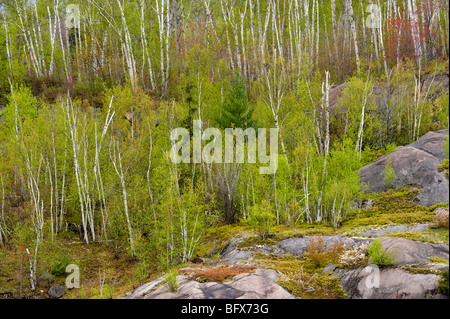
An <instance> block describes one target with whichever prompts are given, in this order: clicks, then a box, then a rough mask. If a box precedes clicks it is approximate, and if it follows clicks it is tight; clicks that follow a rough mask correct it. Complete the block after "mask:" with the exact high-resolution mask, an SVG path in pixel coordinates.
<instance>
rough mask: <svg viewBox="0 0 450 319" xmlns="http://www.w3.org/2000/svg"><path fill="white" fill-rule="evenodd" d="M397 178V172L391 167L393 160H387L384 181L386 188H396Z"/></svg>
mask: <svg viewBox="0 0 450 319" xmlns="http://www.w3.org/2000/svg"><path fill="white" fill-rule="evenodd" d="M396 178H397V175H395V170H394V169H393V168H392V166H391V158H390V157H388V158H387V163H386V166H385V167H384V181H385V183H386V188H387V189H391V188H393V186H394V180H395V179H396Z"/></svg>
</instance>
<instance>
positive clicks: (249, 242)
mask: <svg viewBox="0 0 450 319" xmlns="http://www.w3.org/2000/svg"><path fill="white" fill-rule="evenodd" d="M276 243H277V241H276V240H274V239H273V238H265V239H263V238H262V237H260V236H248V237H246V238H244V239H243V240H242V242H240V243H238V244H237V245H236V246H237V247H238V248H240V249H242V248H250V247H255V246H257V245H275V244H276Z"/></svg>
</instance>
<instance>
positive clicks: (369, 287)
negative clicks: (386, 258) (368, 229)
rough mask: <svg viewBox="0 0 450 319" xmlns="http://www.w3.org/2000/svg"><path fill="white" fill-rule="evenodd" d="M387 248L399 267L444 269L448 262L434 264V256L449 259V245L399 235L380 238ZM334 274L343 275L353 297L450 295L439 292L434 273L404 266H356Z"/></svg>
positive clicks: (414, 297) (407, 297)
mask: <svg viewBox="0 0 450 319" xmlns="http://www.w3.org/2000/svg"><path fill="white" fill-rule="evenodd" d="M380 240H381V243H382V244H383V249H384V250H385V251H387V252H390V253H392V256H393V259H394V263H395V266H408V267H411V268H423V269H424V268H426V269H430V270H437V271H442V270H445V269H448V264H435V263H431V260H430V257H440V258H444V259H447V260H448V257H449V248H448V247H449V246H448V245H443V244H431V243H424V242H419V241H414V240H408V239H404V238H397V237H380ZM331 276H335V277H340V284H341V286H342V288H343V289H344V290H345V292H346V293H347V294H348V295H349V296H351V298H355V299H359V298H367V299H424V298H427V299H428V298H433V299H435V298H448V297H446V296H444V295H442V294H440V293H439V292H438V288H437V287H438V280H439V279H440V278H441V276H439V275H438V274H434V273H412V272H409V271H407V270H405V269H402V268H400V267H396V268H381V269H380V268H378V267H374V265H368V266H366V267H362V268H356V269H336V270H335V271H334V272H333V274H332V275H331Z"/></svg>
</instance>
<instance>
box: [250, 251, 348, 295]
mask: <svg viewBox="0 0 450 319" xmlns="http://www.w3.org/2000/svg"><path fill="white" fill-rule="evenodd" d="M330 260H331V259H330ZM255 262H256V263H257V264H259V265H260V266H261V267H267V268H270V269H274V270H276V271H278V273H279V276H280V277H279V279H278V283H279V284H280V285H281V286H283V287H284V288H286V289H287V290H288V291H290V292H291V293H292V294H294V295H296V296H298V297H301V298H303V299H343V298H345V297H346V294H345V292H344V290H343V289H342V287H341V286H340V284H339V278H337V277H330V276H329V274H322V270H323V268H324V266H323V264H320V265H318V266H317V265H316V264H315V263H314V262H313V261H312V260H311V259H310V258H308V257H307V256H301V257H294V256H292V255H282V256H277V255H268V256H267V255H264V254H258V255H257V256H256V258H255ZM324 263H327V261H326V260H325V259H324Z"/></svg>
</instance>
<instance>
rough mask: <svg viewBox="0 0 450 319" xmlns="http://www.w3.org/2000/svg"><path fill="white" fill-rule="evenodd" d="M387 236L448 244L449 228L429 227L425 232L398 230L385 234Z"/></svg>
mask: <svg viewBox="0 0 450 319" xmlns="http://www.w3.org/2000/svg"><path fill="white" fill-rule="evenodd" d="M383 236H385V237H399V238H405V239H409V240H416V241H421V242H425V243H432V244H448V230H445V229H428V230H426V231H424V232H413V231H408V232H402V231H400V232H397V233H390V234H385V235H383Z"/></svg>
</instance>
